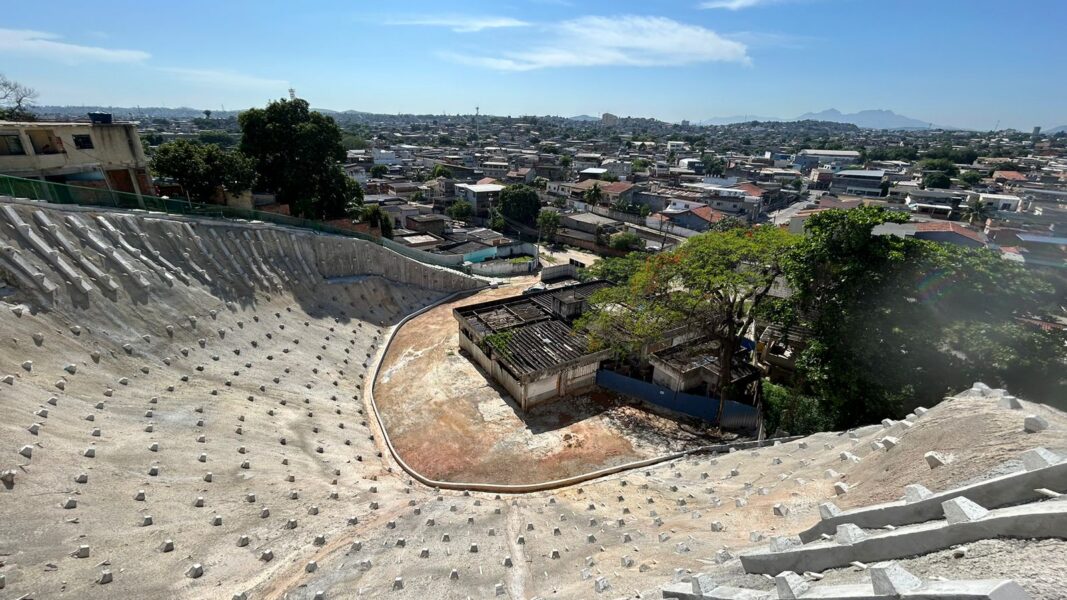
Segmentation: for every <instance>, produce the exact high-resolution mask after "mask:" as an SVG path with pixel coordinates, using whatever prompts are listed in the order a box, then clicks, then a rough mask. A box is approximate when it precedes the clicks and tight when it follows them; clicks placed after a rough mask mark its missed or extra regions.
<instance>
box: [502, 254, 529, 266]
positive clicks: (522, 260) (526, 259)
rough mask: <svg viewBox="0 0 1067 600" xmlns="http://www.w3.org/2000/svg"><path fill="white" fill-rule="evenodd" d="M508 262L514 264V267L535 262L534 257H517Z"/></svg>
mask: <svg viewBox="0 0 1067 600" xmlns="http://www.w3.org/2000/svg"><path fill="white" fill-rule="evenodd" d="M508 262H509V263H511V264H513V265H524V264H526V263H532V262H533V257H532V256H516V257H514V258H509V259H508Z"/></svg>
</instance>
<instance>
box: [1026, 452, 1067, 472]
mask: <svg viewBox="0 0 1067 600" xmlns="http://www.w3.org/2000/svg"><path fill="white" fill-rule="evenodd" d="M1019 458H1020V459H1022V461H1023V466H1024V467H1026V470H1027V471H1034V470H1037V469H1043V468H1045V467H1051V466H1052V465H1055V464H1058V463H1059V462H1060V461H1061V460H1063V457H1062V456H1060V455H1058V454H1056V453H1055V452H1052V451H1051V450H1048V449H1047V448H1033V449H1031V450H1027V451H1026V452H1023V453H1022V455H1020V456H1019Z"/></svg>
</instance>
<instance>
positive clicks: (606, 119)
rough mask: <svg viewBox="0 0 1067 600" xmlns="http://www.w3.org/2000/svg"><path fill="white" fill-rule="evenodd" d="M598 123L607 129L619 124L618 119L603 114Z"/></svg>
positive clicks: (611, 115) (609, 114) (608, 114)
mask: <svg viewBox="0 0 1067 600" xmlns="http://www.w3.org/2000/svg"><path fill="white" fill-rule="evenodd" d="M600 123H601V124H602V125H605V126H607V127H614V126H616V125H618V124H619V117H616V116H615V115H613V114H611V113H604V114H603V115H601V117H600Z"/></svg>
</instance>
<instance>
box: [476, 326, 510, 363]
mask: <svg viewBox="0 0 1067 600" xmlns="http://www.w3.org/2000/svg"><path fill="white" fill-rule="evenodd" d="M514 334H515V332H514V331H500V332H497V333H490V334H489V335H487V336H485V338H484V339H483V342H484V344H485V346H483V348H485V347H488V348H492V349H493V350H494V351H496V352H498V353H500V354H501V355H502V356H504V357H507V356H508V355H509V354H511V351H510V350H509V349H508V345H509V344H511V337H512V336H513V335H514Z"/></svg>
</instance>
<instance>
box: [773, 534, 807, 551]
mask: <svg viewBox="0 0 1067 600" xmlns="http://www.w3.org/2000/svg"><path fill="white" fill-rule="evenodd" d="M803 545H804V542H802V541H801V540H800V536H795V535H794V536H775V537H772V538H771V543H770V550H771V552H785V551H787V550H790V549H792V548H797V547H799V546H803Z"/></svg>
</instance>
